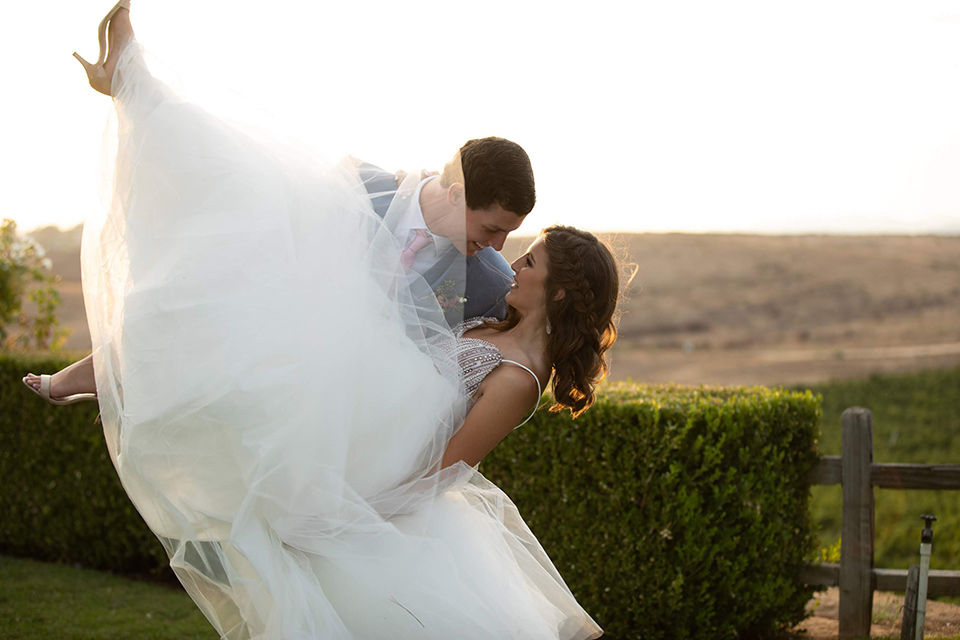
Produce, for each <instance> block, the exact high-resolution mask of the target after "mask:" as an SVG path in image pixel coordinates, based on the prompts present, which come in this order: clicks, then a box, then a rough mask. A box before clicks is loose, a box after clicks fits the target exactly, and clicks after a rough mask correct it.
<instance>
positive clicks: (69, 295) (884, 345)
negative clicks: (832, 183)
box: [35, 230, 960, 385]
mask: <svg viewBox="0 0 960 640" xmlns="http://www.w3.org/2000/svg"><path fill="white" fill-rule="evenodd" d="M35 235H36V236H37V238H38V239H39V240H40V242H41V243H43V244H44V246H47V247H48V248H49V249H50V255H51V258H52V259H53V262H54V268H55V270H56V271H57V272H58V273H59V274H60V276H61V277H62V278H63V282H62V284H61V293H62V295H63V308H62V313H61V318H62V320H63V322H64V324H66V325H67V326H68V327H69V328H70V329H71V335H70V337H69V339H68V343H67V346H68V348H71V349H77V350H84V349H89V346H90V343H89V337H88V336H87V334H86V319H85V316H84V312H83V303H82V297H81V293H80V282H79V279H80V266H79V265H80V262H79V248H78V241H79V233H77V231H75V230H74V231H71V232H65V233H64V234H60V233H59V232H56V230H41V231H40V232H37V233H36V234H35ZM608 240H610V241H611V242H612V244H613V245H614V246H615V248H616V249H617V251H618V253H619V254H621V257H623V258H624V259H625V261H632V262H634V263H636V265H637V267H638V273H637V276H636V279H635V280H634V282H633V284H632V286H631V287H630V288H629V290H628V291H627V292H626V293H627V296H626V298H625V299H624V301H623V303H622V305H621V306H622V310H623V316H622V319H621V322H620V341H619V342H618V343H617V345H616V347H614V350H613V352H612V357H611V360H612V364H613V371H612V377H613V378H615V379H623V378H633V379H634V380H637V381H643V382H670V381H673V382H678V383H684V384H699V383H707V384H767V385H772V384H793V383H803V382H815V381H820V380H824V379H828V378H841V377H850V376H862V375H867V374H869V373H871V372H879V371H906V370H915V369H922V368H931V367H944V366H953V365H955V364H960V237H936V236H918V237H903V236H866V237H854V236H750V235H690V234H666V235H659V234H658V235H654V234H624V235H619V236H613V237H608ZM529 241H530V239H529V238H511V239H510V241H509V242H508V244H507V246H506V247H505V248H504V251H503V253H504V255H505V256H506V257H507V258H508V259H510V260H512V259H513V258H515V257H516V256H517V255H519V254H520V252H521V247H522V246H525V245H526V244H528V243H529Z"/></svg>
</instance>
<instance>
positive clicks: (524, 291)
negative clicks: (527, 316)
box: [505, 236, 549, 312]
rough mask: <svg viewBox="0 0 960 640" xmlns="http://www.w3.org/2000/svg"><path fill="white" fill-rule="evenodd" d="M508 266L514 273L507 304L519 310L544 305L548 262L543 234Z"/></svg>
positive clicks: (545, 302)
mask: <svg viewBox="0 0 960 640" xmlns="http://www.w3.org/2000/svg"><path fill="white" fill-rule="evenodd" d="M510 267H511V268H512V269H513V271H514V273H515V274H516V275H514V277H513V283H512V284H511V285H510V291H509V292H508V293H507V296H506V298H505V300H506V301H507V304H509V305H510V306H511V307H513V308H515V309H516V310H517V311H520V312H523V311H528V310H531V309H536V308H543V307H545V306H546V304H547V288H546V283H547V273H548V270H549V264H548V259H547V249H546V247H544V246H543V236H540V237H538V238H537V239H536V240H534V241H533V244H531V245H530V248H529V249H527V252H526V253H525V254H523V255H522V256H520V257H519V258H517V259H516V260H515V261H514V262H513V264H512V265H510Z"/></svg>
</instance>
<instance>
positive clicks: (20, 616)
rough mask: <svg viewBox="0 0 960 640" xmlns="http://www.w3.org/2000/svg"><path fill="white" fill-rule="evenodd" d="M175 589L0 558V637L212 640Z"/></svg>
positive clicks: (187, 599)
mask: <svg viewBox="0 0 960 640" xmlns="http://www.w3.org/2000/svg"><path fill="white" fill-rule="evenodd" d="M217 637H218V634H217V633H216V632H215V631H214V630H213V627H212V626H210V623H209V622H207V620H206V618H204V617H203V614H202V613H200V610H199V609H198V608H197V606H196V605H195V604H194V603H193V601H192V600H191V599H190V597H189V596H188V595H187V594H186V593H184V592H183V590H182V589H180V588H179V587H177V586H165V585H157V584H149V583H145V582H137V581H134V580H128V579H126V578H120V577H117V576H113V575H110V574H107V573H101V572H98V571H90V570H87V569H74V568H73V567H69V566H65V565H59V564H50V563H46V562H37V561H35V560H25V559H22V558H10V557H6V556H0V638H4V639H5V640H13V639H18V640H34V639H36V640H48V639H49V638H57V639H58V640H71V639H74V638H75V639H78V640H79V639H81V638H82V639H84V640H87V639H90V640H93V639H99V638H103V639H104V640H108V639H109V640H114V639H120V638H130V639H134V638H136V639H151V640H166V639H169V640H185V639H189V638H203V639H207V640H215V639H216V638H217Z"/></svg>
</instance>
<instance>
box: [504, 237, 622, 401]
mask: <svg viewBox="0 0 960 640" xmlns="http://www.w3.org/2000/svg"><path fill="white" fill-rule="evenodd" d="M541 234H542V236H543V246H544V247H545V248H546V252H547V265H548V268H547V279H546V283H545V288H546V299H547V321H548V322H549V325H550V333H549V335H548V336H547V354H548V356H549V357H550V361H551V362H552V363H553V397H554V401H555V402H554V405H553V406H552V407H550V410H551V411H554V412H558V411H562V410H563V409H570V412H571V413H572V414H573V417H577V416H579V415H580V414H581V413H583V412H584V411H586V410H587V409H589V408H590V405H592V404H593V402H594V400H595V399H596V394H595V393H594V389H595V387H596V385H597V383H599V382H600V380H601V379H603V377H604V376H605V375H606V374H607V373H608V371H609V369H610V367H609V365H608V364H607V360H606V358H605V357H604V354H605V353H606V352H607V350H608V349H609V348H610V347H612V346H613V343H614V342H616V341H617V325H616V318H615V314H616V310H617V299H618V297H619V292H620V274H619V268H618V266H617V260H616V258H614V256H613V253H612V252H611V251H610V249H609V248H608V247H607V246H606V245H605V244H603V243H602V242H600V240H598V239H597V237H596V236H594V235H593V234H592V233H590V232H588V231H582V230H580V229H576V228H574V227H566V226H562V225H554V226H552V227H547V228H546V229H544V230H543V231H542V232H541ZM560 291H563V295H560ZM557 298H559V299H557ZM518 322H520V314H519V312H518V311H517V310H516V309H514V308H513V307H510V308H509V309H508V312H507V317H506V319H505V320H504V321H503V322H496V323H488V324H489V325H490V326H491V327H492V328H495V329H500V330H506V329H510V328H512V327H514V326H516V325H517V323H518Z"/></svg>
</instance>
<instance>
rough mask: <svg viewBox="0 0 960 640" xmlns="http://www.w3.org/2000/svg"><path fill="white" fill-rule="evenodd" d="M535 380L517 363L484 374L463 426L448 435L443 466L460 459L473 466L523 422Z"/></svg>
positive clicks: (532, 398) (533, 398)
mask: <svg viewBox="0 0 960 640" xmlns="http://www.w3.org/2000/svg"><path fill="white" fill-rule="evenodd" d="M537 391H538V389H537V383H536V381H535V380H534V379H533V377H532V376H531V375H530V374H529V373H527V372H526V371H524V370H523V369H520V368H519V367H505V366H502V365H501V366H499V367H497V368H496V369H494V370H493V371H491V372H490V374H489V375H488V376H487V377H486V378H484V380H483V382H482V383H480V388H479V389H477V392H476V393H475V394H474V405H473V408H472V409H470V413H468V414H467V417H466V419H464V421H463V426H462V427H460V430H459V431H457V433H456V435H454V436H453V438H451V439H450V444H449V445H447V450H446V452H445V453H444V454H443V466H444V467H449V466H450V465H452V464H455V463H457V462H459V461H460V460H463V461H464V462H466V463H467V464H469V465H471V466H473V465H475V464H477V463H478V462H480V461H481V460H482V459H483V457H484V456H485V455H487V454H488V453H490V451H492V450H493V448H494V447H495V446H497V443H499V442H500V441H501V440H503V439H504V438H505V437H507V434H508V433H510V432H511V431H513V429H514V427H516V426H517V425H518V424H520V423H521V422H523V419H524V418H526V417H527V415H528V414H529V413H530V410H531V409H532V408H533V404H534V403H535V402H539V400H540V398H539V397H537Z"/></svg>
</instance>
